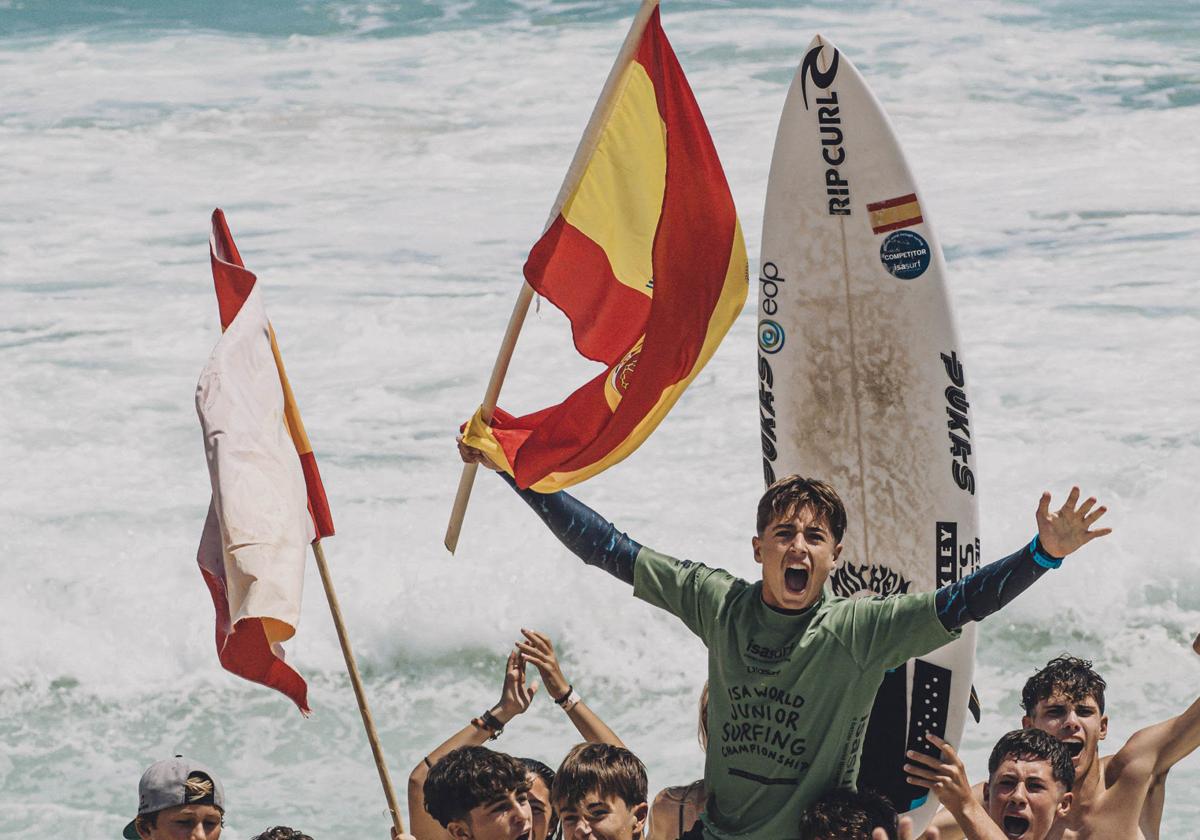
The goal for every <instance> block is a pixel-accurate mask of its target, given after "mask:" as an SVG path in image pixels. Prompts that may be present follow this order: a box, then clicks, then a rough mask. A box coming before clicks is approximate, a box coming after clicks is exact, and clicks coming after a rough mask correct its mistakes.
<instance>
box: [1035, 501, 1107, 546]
mask: <svg viewBox="0 0 1200 840" xmlns="http://www.w3.org/2000/svg"><path fill="white" fill-rule="evenodd" d="M1078 502H1079V488H1078V487H1072V488H1071V492H1070V494H1069V495H1068V496H1067V501H1066V503H1065V504H1063V506H1062V507H1061V508H1059V509H1058V510H1056V511H1051V510H1050V493H1049V491H1047V492H1045V493H1042V499H1041V501H1040V502H1038V509H1037V525H1038V541H1039V542H1040V543H1041V544H1042V548H1043V549H1044V550H1045V551H1046V553H1047V554H1049V555H1050V556H1051V557H1066V556H1067V555H1068V554H1070V553H1071V552H1072V551H1075V550H1076V549H1078V548H1079V547H1080V546H1083V545H1085V544H1087V543H1089V542H1091V541H1092V540H1094V539H1096V538H1097V537H1103V536H1105V535H1107V534H1111V533H1112V528H1095V529H1093V528H1092V525H1094V524H1095V523H1096V520H1097V519H1099V518H1100V517H1101V516H1103V515H1104V514H1105V512H1106V511H1107V510H1108V508H1106V507H1104V505H1101V506H1100V507H1096V497H1095V496H1089V497H1088V498H1087V499H1085V500H1084V501H1083V504H1080V505H1078V506H1076V505H1077V503H1078Z"/></svg>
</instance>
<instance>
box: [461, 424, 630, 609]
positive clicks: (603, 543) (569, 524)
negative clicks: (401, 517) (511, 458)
mask: <svg viewBox="0 0 1200 840" xmlns="http://www.w3.org/2000/svg"><path fill="white" fill-rule="evenodd" d="M458 454H459V456H460V457H461V458H462V459H463V461H465V462H467V463H475V464H482V465H483V466H485V467H487V468H488V469H491V470H495V471H496V472H497V473H498V474H499V475H500V477H501V478H503V479H504V480H505V481H506V482H508V484H509V486H510V487H512V488H513V489H514V490H516V491H517V495H519V496H520V497H521V498H522V499H524V500H525V502H526V503H527V504H528V505H529V506H530V507H531V508H533V510H534V512H535V513H536V514H537V515H538V516H539V517H541V519H542V521H543V522H545V523H546V526H547V527H548V528H549V529H550V531H551V533H553V534H554V536H556V537H558V539H559V542H561V543H562V544H563V545H565V546H566V547H567V548H568V549H570V551H571V552H572V553H573V554H575V556H577V557H578V558H579V559H580V560H582V561H583V562H584V563H587V564H588V565H589V566H597V567H599V568H601V569H604V571H606V572H608V573H609V574H610V575H612V576H613V577H617V578H620V579H621V580H623V581H625V582H626V583H628V584H630V585H631V586H632V585H633V561H634V560H635V559H636V558H637V555H638V552H639V551H641V549H642V546H641V545H640V544H639V543H637V542H635V541H633V540H631V539H630V538H629V537H628V536H626V535H625V534H623V533H621V532H620V531H618V530H617V529H616V527H615V526H614V525H613V524H612V523H611V522H609V521H608V520H606V519H605V518H604V517H602V516H600V514H598V513H596V512H595V511H594V510H592V509H591V508H589V507H588V506H587V505H585V504H583V503H582V502H580V501H579V500H578V499H576V498H574V497H573V496H569V495H567V494H566V493H564V492H562V491H559V492H557V493H538V492H536V491H534V490H521V489H520V488H518V487H517V483H516V482H515V481H514V480H513V478H512V476H510V475H509V474H508V473H505V472H502V471H500V470H499V469H498V468H497V467H496V465H495V464H494V463H492V461H491V460H489V459H488V457H487V456H486V455H484V454H483V453H482V452H480V451H479V450H478V449H475V448H474V447H471V446H467V445H466V444H465V443H463V442H462V438H461V437H460V438H459V439H458Z"/></svg>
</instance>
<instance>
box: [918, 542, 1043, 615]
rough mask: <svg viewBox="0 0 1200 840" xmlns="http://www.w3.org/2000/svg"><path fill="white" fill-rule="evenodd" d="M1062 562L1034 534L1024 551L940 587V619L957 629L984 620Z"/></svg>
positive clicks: (938, 607)
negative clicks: (1050, 553)
mask: <svg viewBox="0 0 1200 840" xmlns="http://www.w3.org/2000/svg"><path fill="white" fill-rule="evenodd" d="M1061 563H1062V559H1061V558H1059V557H1051V556H1050V555H1049V554H1047V553H1046V552H1045V550H1044V549H1043V548H1042V547H1041V543H1039V542H1038V538H1037V537H1034V538H1033V540H1032V542H1030V543H1029V545H1027V546H1025V547H1024V548H1022V549H1021V550H1020V551H1018V552H1016V553H1014V554H1010V555H1008V556H1007V557H1005V558H1003V559H1001V560H997V561H995V562H993V563H988V564H987V565H986V566H984V567H983V568H982V569H979V570H977V571H974V572H972V573H971V574H969V575H967V576H966V577H965V578H963V579H962V580H960V581H955V582H954V583H951V584H949V585H947V586H943V587H942V588H941V589H939V590H938V591H937V599H936V601H937V615H938V619H939V620H940V621H941V622H942V626H943V627H945V628H946V629H947V630H957V629H959V628H960V627H962V626H963V625H964V624H966V623H967V622H970V621H982V620H983V619H985V618H987V617H988V616H989V615H991V614H992V613H994V612H996V611H998V610H1000V609H1001V608H1002V607H1005V606H1008V604H1009V603H1011V602H1012V600H1013V599H1014V598H1016V597H1017V596H1018V595H1020V594H1021V593H1022V592H1024V591H1025V590H1026V589H1028V588H1029V587H1030V586H1031V585H1032V584H1033V582H1034V581H1035V580H1037V579H1038V578H1040V577H1041V576H1042V575H1044V574H1045V573H1046V572H1047V571H1048V570H1049V569H1054V568H1057V567H1058V566H1059V565H1061Z"/></svg>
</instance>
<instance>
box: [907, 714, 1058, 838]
mask: <svg viewBox="0 0 1200 840" xmlns="http://www.w3.org/2000/svg"><path fill="white" fill-rule="evenodd" d="M926 737H927V738H928V739H929V741H930V743H932V744H933V745H934V746H936V747H938V748H939V749H940V750H941V756H940V757H938V758H935V757H933V756H928V755H922V754H921V753H918V752H910V753H909V754H908V756H909V761H910V762H911V763H910V764H906V765H905V766H904V769H905V772H907V773H908V774H909V781H910V782H911V783H912V784H914V785H920V786H921V787H924V788H928V789H929V790H931V791H933V793H934V794H936V795H937V798H938V801H940V802H941V803H942V805H944V806H945V808H946V811H947V812H948V813H950V814H952V815H953V817H954V820H955V822H956V824H957V826H958V828H959V830H960V833H961V834H963V835H965V836H966V837H967V840H1045V839H1046V838H1047V837H1048V836H1049V835H1050V831H1051V829H1052V826H1053V825H1054V823H1055V821H1056V820H1060V819H1062V818H1063V817H1064V816H1065V815H1066V814H1067V812H1068V810H1069V809H1070V807H1071V787H1072V785H1073V784H1074V783H1075V768H1074V767H1073V766H1072V764H1071V755H1070V753H1069V752H1068V751H1067V748H1066V746H1065V745H1064V744H1063V743H1062V742H1061V741H1059V740H1057V739H1056V738H1054V737H1053V736H1051V735H1049V734H1048V733H1046V732H1043V731H1042V730H1040V729H1017V730H1014V731H1013V732H1009V733H1008V734H1007V735H1005V736H1004V737H1002V738H1001V739H1000V740H999V741H997V742H996V746H995V747H993V748H992V754H991V757H990V758H988V780H987V783H986V784H985V785H984V786H983V801H982V802H980V801H979V800H978V799H976V797H975V794H974V791H972V790H971V783H970V782H968V781H967V771H966V770H964V769H963V764H962V761H961V760H959V757H958V754H957V753H956V752H955V751H954V748H953V747H952V746H950V744H948V743H946V742H945V741H943V740H942V739H941V738H938V737H937V736H936V735H927V736H926ZM929 831H930V833H929V834H926V835H925V836H926V837H930V838H933V837H936V836H937V830H936V829H933V828H931V829H930V830H929Z"/></svg>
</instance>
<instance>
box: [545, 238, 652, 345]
mask: <svg viewBox="0 0 1200 840" xmlns="http://www.w3.org/2000/svg"><path fill="white" fill-rule="evenodd" d="M580 275H587V276H588V277H589V278H594V279H597V280H599V282H588V283H580V282H578V278H579V276H580ZM525 279H526V280H528V281H529V285H530V286H532V287H533V289H534V291H536V292H537V293H538V294H540V295H542V296H543V297H545V298H546V299H547V300H550V301H552V302H553V303H554V305H555V306H557V307H558V308H559V309H561V310H562V311H563V312H564V313H566V314H567V317H571V316H572V315H573V314H576V313H586V314H587V317H575V318H574V319H573V320H572V323H571V332H572V335H573V337H574V340H575V349H577V350H578V351H579V353H580V355H581V356H583V357H584V358H587V359H592V360H594V361H597V362H604V363H605V364H607V365H614V364H616V363H617V362H618V361H620V359H621V357H622V356H623V355H624V354H625V351H627V350H628V349H629V348H630V347H631V346H633V343H634V342H635V341H637V340H638V339H639V338H640V337H641V335H642V324H643V323H645V320H646V315H647V314H648V313H649V311H650V298H648V297H646V296H645V295H643V294H641V293H639V292H635V291H634V290H633V289H631V288H629V287H628V286H626V285H625V284H623V283H621V282H620V281H618V280H617V278H616V276H615V275H614V274H613V271H612V266H611V265H610V263H609V260H608V255H607V254H606V253H605V252H604V249H603V248H601V247H600V246H599V245H597V244H596V243H595V242H593V241H592V240H591V239H590V238H588V237H587V236H586V235H584V234H583V233H581V232H580V231H579V230H577V229H576V228H575V227H574V226H572V225H571V224H570V223H569V222H567V220H566V219H564V218H563V217H562V215H561V214H560V215H559V216H558V218H557V219H555V220H554V223H553V224H552V225H551V226H550V228H549V229H548V230H547V231H546V233H545V234H544V235H543V236H542V238H541V239H539V240H538V241H537V244H535V245H534V246H533V250H531V251H530V252H529V259H528V260H527V261H526V262H525ZM614 326H615V327H616V329H613V327H614ZM606 327H607V329H606Z"/></svg>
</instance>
